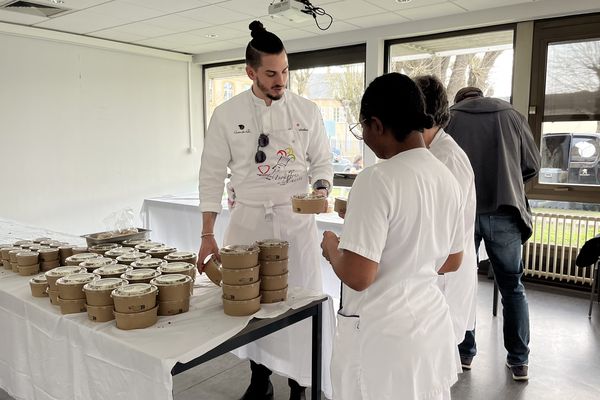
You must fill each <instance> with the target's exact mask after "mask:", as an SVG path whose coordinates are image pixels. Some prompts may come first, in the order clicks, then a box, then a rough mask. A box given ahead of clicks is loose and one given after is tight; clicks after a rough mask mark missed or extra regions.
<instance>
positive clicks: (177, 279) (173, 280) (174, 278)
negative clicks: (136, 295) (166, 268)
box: [150, 274, 192, 286]
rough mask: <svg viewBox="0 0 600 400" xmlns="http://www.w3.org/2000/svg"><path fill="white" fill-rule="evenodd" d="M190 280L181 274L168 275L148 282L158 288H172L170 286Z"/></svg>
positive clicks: (187, 276)
mask: <svg viewBox="0 0 600 400" xmlns="http://www.w3.org/2000/svg"><path fill="white" fill-rule="evenodd" d="M191 280H192V278H191V277H190V276H189V275H183V274H170V275H161V276H157V277H156V278H154V279H152V280H151V281H150V283H151V284H153V285H157V286H158V285H160V286H172V285H181V284H182V283H188V282H189V281H191Z"/></svg>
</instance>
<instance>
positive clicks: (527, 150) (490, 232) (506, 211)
mask: <svg viewBox="0 0 600 400" xmlns="http://www.w3.org/2000/svg"><path fill="white" fill-rule="evenodd" d="M454 103H455V104H454V106H452V107H451V108H450V114H451V117H450V123H449V124H448V126H447V128H446V131H447V132H448V134H449V135H450V136H452V138H453V139H454V140H455V141H456V142H457V143H458V145H459V146H460V147H461V148H462V149H463V150H464V151H465V153H466V154H467V156H468V157H469V160H470V161H471V166H472V167H473V172H474V173H475V188H476V194H477V213H476V219H475V247H476V249H477V250H479V245H480V244H481V241H482V240H483V241H484V243H485V248H486V250H487V253H488V255H489V258H490V262H491V265H492V268H493V270H494V275H495V279H496V283H497V284H498V287H499V289H500V294H501V296H502V306H503V317H504V327H503V328H504V329H503V332H504V347H505V348H506V350H507V352H508V356H507V360H506V365H507V367H509V368H510V370H511V372H512V377H513V379H515V380H527V379H529V373H528V372H529V371H528V370H529V368H528V362H529V306H528V304H527V298H526V296H525V288H524V287H523V284H522V283H521V276H522V275H523V262H522V258H521V245H522V243H524V242H525V241H526V240H527V239H528V238H529V237H530V236H531V233H532V225H531V210H530V208H529V204H528V201H527V198H526V197H525V188H524V184H525V182H527V181H529V180H530V179H532V178H533V177H534V176H535V175H536V174H537V173H538V171H539V168H540V152H539V150H538V147H537V146H536V144H535V142H534V140H533V135H532V134H531V130H530V129H529V125H528V123H527V120H526V118H525V117H524V116H523V115H521V114H520V113H519V112H517V111H516V110H515V109H514V108H513V106H512V105H511V104H510V103H507V102H506V101H503V100H500V99H496V98H491V97H484V96H483V92H482V91H481V90H480V89H479V88H476V87H466V88H463V89H461V90H459V91H458V93H457V94H456V96H455V98H454ZM459 351H460V356H461V362H462V364H463V368H464V369H470V368H471V362H472V360H473V357H474V356H475V354H476V352H477V348H476V345H475V331H474V330H473V331H468V332H466V334H465V339H464V341H463V342H462V343H461V344H460V345H459Z"/></svg>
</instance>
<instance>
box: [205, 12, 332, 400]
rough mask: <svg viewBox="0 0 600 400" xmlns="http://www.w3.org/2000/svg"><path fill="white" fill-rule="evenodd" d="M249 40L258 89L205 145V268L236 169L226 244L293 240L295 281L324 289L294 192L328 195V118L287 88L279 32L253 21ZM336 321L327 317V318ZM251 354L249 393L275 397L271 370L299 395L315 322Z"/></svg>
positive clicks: (216, 123) (230, 109)
mask: <svg viewBox="0 0 600 400" xmlns="http://www.w3.org/2000/svg"><path fill="white" fill-rule="evenodd" d="M250 29H251V31H252V37H253V39H252V40H251V41H250V42H249V44H248V46H247V48H246V72H247V74H248V77H249V78H250V79H251V80H252V87H251V89H249V90H247V91H245V92H243V93H241V94H239V95H237V96H235V97H233V98H231V99H230V100H228V101H227V102H225V103H223V104H222V105H220V106H219V107H217V108H216V109H215V111H214V114H213V116H212V118H211V121H210V124H209V127H208V130H207V133H206V138H205V144H204V150H203V153H202V164H201V167H200V178H199V191H200V209H201V211H202V220H203V224H202V235H201V236H202V242H201V245H200V250H199V257H198V260H199V261H198V268H199V269H202V268H203V267H204V265H203V264H202V263H203V261H204V260H205V259H206V257H207V256H208V255H210V254H211V253H212V254H215V255H217V256H218V252H219V247H218V245H217V242H216V240H215V238H214V233H213V228H214V224H215V220H216V216H217V214H218V213H219V212H220V211H221V199H222V196H223V189H224V179H225V178H226V176H227V168H229V169H230V170H231V180H230V188H229V189H230V190H229V192H230V193H231V194H232V195H233V196H232V197H233V198H230V205H233V209H232V210H231V214H230V221H229V225H228V227H227V229H226V232H225V236H224V239H223V244H224V245H230V244H252V243H254V242H255V241H257V240H263V239H271V238H276V239H282V240H286V241H288V242H289V243H290V247H289V251H288V257H289V262H288V272H289V275H288V285H289V286H290V287H293V286H300V287H304V288H309V289H313V290H317V291H320V292H322V289H323V288H322V280H321V270H320V254H319V253H320V251H319V238H318V231H317V227H316V222H315V218H314V215H304V214H295V213H293V212H292V207H291V200H290V199H291V196H292V195H295V194H301V193H307V192H308V191H309V190H311V189H310V188H309V186H310V185H309V177H310V178H311V179H312V182H313V183H312V190H314V191H317V192H320V193H322V194H324V195H328V194H329V189H330V186H331V185H330V182H331V181H332V179H333V169H332V164H331V152H330V150H329V142H328V139H327V135H326V132H325V127H324V124H323V119H322V117H321V114H320V111H319V109H318V107H317V106H316V105H315V104H314V103H313V102H311V101H309V100H307V99H304V98H302V97H300V96H297V95H295V94H293V93H291V92H289V91H286V90H285V89H286V83H287V80H288V72H289V71H288V61H287V54H286V51H285V48H284V46H283V43H282V42H281V40H280V39H279V38H278V37H277V36H276V35H274V34H273V33H271V32H268V31H266V30H265V29H264V27H263V26H262V24H261V23H260V22H258V21H254V22H252V23H251V24H250ZM328 307H329V308H331V310H333V308H332V306H331V304H330V302H328V303H325V307H324V308H323V335H322V337H323V343H322V344H323V366H324V370H325V371H324V372H325V374H324V376H323V378H322V379H323V390H324V392H325V394H326V395H327V394H330V384H329V382H330V379H329V374H328V372H329V371H328V368H327V366H328V364H329V359H328V356H329V357H330V355H331V340H332V335H333V325H334V323H333V313H332V311H331V312H328ZM328 319H329V320H328ZM237 354H238V356H240V357H242V358H249V359H250V360H251V369H252V378H251V383H250V386H249V387H248V389H247V390H246V393H245V394H244V396H243V397H242V399H244V400H250V399H261V400H263V399H271V398H273V386H272V384H271V382H270V379H269V376H270V375H271V370H275V371H276V372H278V373H279V374H281V375H283V376H286V377H288V378H289V380H288V382H289V385H290V388H291V394H290V399H302V398H304V396H305V394H304V392H305V387H306V386H308V385H309V384H310V381H311V357H310V355H311V322H310V321H309V320H305V321H303V322H300V323H297V324H294V325H293V326H290V327H288V328H286V329H284V330H281V331H278V332H276V333H273V334H271V335H269V336H267V337H265V338H262V339H259V340H257V341H255V342H253V343H251V344H250V345H248V346H245V347H243V348H242V349H241V350H239V351H238V352H237Z"/></svg>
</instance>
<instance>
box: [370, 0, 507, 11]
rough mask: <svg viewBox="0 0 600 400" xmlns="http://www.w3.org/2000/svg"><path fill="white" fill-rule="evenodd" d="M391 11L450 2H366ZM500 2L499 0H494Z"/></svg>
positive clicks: (372, 0)
mask: <svg viewBox="0 0 600 400" xmlns="http://www.w3.org/2000/svg"><path fill="white" fill-rule="evenodd" d="M365 1H367V2H369V3H371V4H374V5H376V6H379V7H381V8H384V9H386V10H389V11H398V10H409V9H411V8H417V7H425V6H430V5H435V4H441V3H448V0H412V1H411V2H409V3H398V2H397V1H395V0H365ZM479 1H481V0H479ZM492 1H498V0H492Z"/></svg>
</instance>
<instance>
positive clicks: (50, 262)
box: [38, 247, 60, 272]
mask: <svg viewBox="0 0 600 400" xmlns="http://www.w3.org/2000/svg"><path fill="white" fill-rule="evenodd" d="M38 254H39V255H40V268H41V270H42V271H44V272H46V271H50V270H51V269H52V268H56V267H60V250H59V249H58V248H52V247H50V248H42V249H39V250H38Z"/></svg>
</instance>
